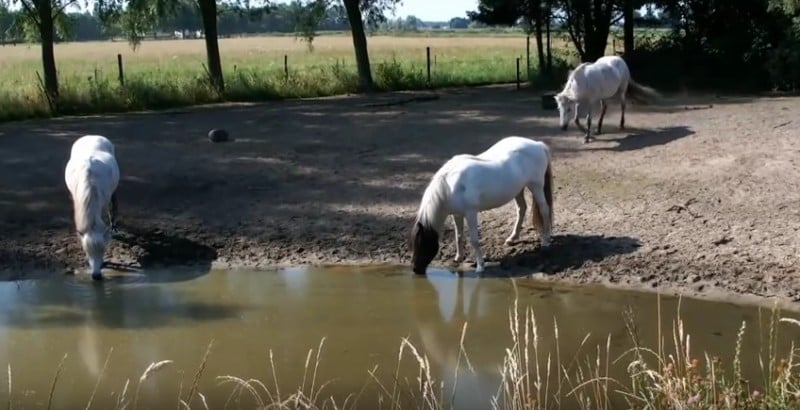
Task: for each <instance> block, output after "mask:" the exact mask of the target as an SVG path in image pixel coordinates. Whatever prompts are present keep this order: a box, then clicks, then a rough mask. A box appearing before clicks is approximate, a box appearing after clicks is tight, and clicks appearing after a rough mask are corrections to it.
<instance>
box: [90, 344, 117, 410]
mask: <svg viewBox="0 0 800 410" xmlns="http://www.w3.org/2000/svg"><path fill="white" fill-rule="evenodd" d="M113 352H114V348H113V347H112V348H110V349H108V354H107V355H106V360H105V362H103V368H102V369H100V374H99V375H98V376H97V382H96V383H95V384H94V389H92V395H91V396H89V402H88V403H86V410H89V408H91V407H92V402H93V401H94V396H95V394H97V388H98V387H100V382H101V381H102V380H103V375H105V373H106V367H108V361H109V360H111V353H113Z"/></svg>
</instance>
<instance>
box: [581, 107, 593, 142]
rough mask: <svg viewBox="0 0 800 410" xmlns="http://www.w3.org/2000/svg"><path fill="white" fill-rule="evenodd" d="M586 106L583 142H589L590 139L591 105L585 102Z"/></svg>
mask: <svg viewBox="0 0 800 410" xmlns="http://www.w3.org/2000/svg"><path fill="white" fill-rule="evenodd" d="M587 105H588V107H587V108H586V136H585V137H584V138H583V142H584V143H586V142H589V141H590V140H591V139H592V106H591V105H589V104H587Z"/></svg>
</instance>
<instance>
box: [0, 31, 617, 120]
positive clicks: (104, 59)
mask: <svg viewBox="0 0 800 410" xmlns="http://www.w3.org/2000/svg"><path fill="white" fill-rule="evenodd" d="M454 33H455V32H454V31H441V32H438V33H435V32H428V33H425V32H421V33H416V35H412V34H409V33H406V34H403V35H394V34H393V35H374V36H370V37H369V38H368V44H369V52H370V61H371V64H372V74H373V78H374V80H375V82H376V85H377V86H378V88H379V89H381V90H401V89H422V88H426V87H431V88H437V87H445V86H462V85H477V84H489V83H506V82H513V81H515V80H516V76H517V74H516V72H517V71H516V59H517V58H520V59H521V60H520V71H521V78H522V80H523V81H525V80H526V79H527V74H526V39H525V36H524V34H523V33H522V32H520V31H515V30H483V31H465V33H464V34H463V35H458V36H457V35H455V34H454ZM612 43H613V40H612V39H611V37H610V38H609V50H608V51H609V53H610V52H612V51H613V50H612V47H613V45H612ZM313 46H314V47H313V51H311V50H309V48H308V45H307V44H306V43H305V42H303V41H300V40H299V39H296V38H294V37H293V36H287V35H269V36H257V37H240V38H224V39H220V51H221V57H222V63H223V70H224V75H225V81H226V92H225V94H224V95H223V96H219V95H217V94H216V92H215V91H214V90H213V89H212V88H211V87H210V86H209V82H208V80H207V75H206V72H205V65H204V64H205V45H204V41H203V40H201V39H191V40H158V41H144V42H143V43H142V44H141V45H140V47H139V48H138V49H137V50H136V51H134V50H132V48H131V47H130V46H129V45H128V44H127V43H126V42H124V41H114V42H112V41H104V42H81V43H77V42H76V43H62V44H57V45H56V48H55V54H56V64H57V67H58V71H59V84H60V95H61V97H60V101H59V112H60V113H61V114H79V113H101V112H120V111H130V110H141V109H160V108H167V107H179V106H189V105H197V104H204V103H211V102H218V101H263V100H269V99H279V98H297V97H317V96H328V95H336V94H343V93H347V92H353V91H355V90H356V85H357V74H356V66H355V57H354V52H353V44H352V39H351V37H350V36H349V34H347V33H325V34H324V35H320V36H319V37H317V38H316V39H315V41H314V43H313ZM426 47H430V50H431V68H430V75H431V78H430V84H429V83H428V70H427V59H426ZM620 47H621V45H620V44H617V48H620ZM553 49H554V54H556V55H557V56H562V57H563V56H565V55H566V53H567V52H568V47H567V41H566V39H565V38H564V37H563V36H558V37H556V38H554V40H553ZM0 50H1V51H0V53H2V55H3V58H2V59H0V70H2V72H3V75H2V76H0V121H4V120H13V119H22V118H30V117H41V116H48V115H51V113H50V109H49V105H48V102H47V100H46V99H45V98H44V96H43V93H42V92H41V87H40V84H41V81H40V80H39V78H38V76H37V75H38V74H37V73H40V72H41V53H40V48H39V45H38V44H23V45H16V46H11V45H6V46H2V47H0ZM117 54H121V55H122V60H123V72H124V85H123V84H121V83H120V81H119V75H118V68H117ZM531 54H532V56H531V66H532V68H533V67H535V66H536V57H535V45H534V44H532V45H531Z"/></svg>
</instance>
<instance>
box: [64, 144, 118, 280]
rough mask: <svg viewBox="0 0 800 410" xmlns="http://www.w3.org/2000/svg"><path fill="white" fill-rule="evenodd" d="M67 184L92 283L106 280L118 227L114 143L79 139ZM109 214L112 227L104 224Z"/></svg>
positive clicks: (116, 173)
mask: <svg viewBox="0 0 800 410" xmlns="http://www.w3.org/2000/svg"><path fill="white" fill-rule="evenodd" d="M64 181H65V182H66V183H67V189H69V193H70V195H71V196H72V206H73V212H74V220H75V229H76V230H77V231H78V237H79V238H80V240H81V247H82V248H83V251H84V252H86V258H87V259H88V261H89V268H90V270H91V274H92V279H95V280H99V279H102V278H103V276H102V273H101V271H100V270H101V269H102V267H103V255H104V254H105V251H106V247H107V246H108V243H109V241H110V240H111V230H112V229H114V225H115V223H116V214H117V195H116V189H117V184H119V168H118V166H117V160H116V158H115V152H114V145H113V144H112V143H111V141H109V140H108V139H107V138H105V137H102V136H99V135H86V136H83V137H81V138H78V139H77V140H76V141H75V142H74V143H73V144H72V150H71V151H70V157H69V161H68V162H67V166H66V169H65V170H64ZM109 205H110V206H109ZM109 208H110V209H109ZM105 212H107V214H108V218H109V224H110V226H107V225H106V223H105V222H104V221H103V213H105Z"/></svg>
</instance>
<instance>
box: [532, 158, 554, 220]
mask: <svg viewBox="0 0 800 410" xmlns="http://www.w3.org/2000/svg"><path fill="white" fill-rule="evenodd" d="M545 153H546V154H547V168H546V169H545V171H544V187H543V190H544V199H545V202H546V203H547V208H548V209H549V210H550V212H549V213H548V215H549V218H548V219H549V221H548V222H549V223H550V226H551V229H552V226H553V168H552V163H553V161H552V157H551V155H550V148H549V147H548V146H547V145H545ZM533 223H534V225H535V226H536V229H537V230H538V231H539V232H542V229H544V219H543V218H542V213H541V211H540V209H539V205H538V204H537V203H536V200H535V199H534V201H533Z"/></svg>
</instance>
